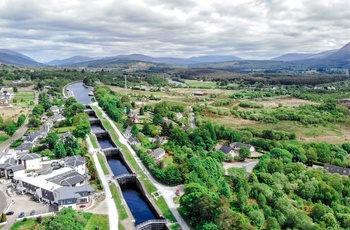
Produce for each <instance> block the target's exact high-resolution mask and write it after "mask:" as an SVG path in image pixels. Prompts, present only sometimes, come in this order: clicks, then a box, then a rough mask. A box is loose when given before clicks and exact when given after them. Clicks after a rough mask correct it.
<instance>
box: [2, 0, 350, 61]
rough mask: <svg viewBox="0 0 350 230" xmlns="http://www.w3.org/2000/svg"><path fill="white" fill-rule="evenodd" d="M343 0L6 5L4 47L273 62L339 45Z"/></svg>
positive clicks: (35, 0) (46, 0) (36, 53)
mask: <svg viewBox="0 0 350 230" xmlns="http://www.w3.org/2000/svg"><path fill="white" fill-rule="evenodd" d="M349 6H350V2H349V3H348V2H346V1H342V0H333V1H328V0H319V1H306V0H284V1H280V0H251V1H249V2H248V1H245V0H235V1H224V0H176V1H173V0H103V1H102V0H91V1H79V0H60V1H54V0H2V1H0V44H1V45H2V48H8V49H13V50H15V51H19V52H23V53H25V54H27V55H29V56H31V57H33V58H34V59H37V60H39V61H49V60H51V59H56V58H66V57H70V56H74V55H77V54H79V55H88V56H94V57H102V56H109V55H118V54H130V53H142V54H147V55H153V56H177V57H190V56H198V55H204V54H218V55H229V54H231V55H236V56H241V57H243V58H250V59H262V58H271V57H274V56H278V55H281V54H284V53H287V52H320V51H324V50H328V49H334V48H339V47H341V46H342V45H344V44H346V43H347V42H348V34H350V28H349V27H348V25H349V23H350V13H349V12H348V11H346V10H344V9H348V8H349Z"/></svg>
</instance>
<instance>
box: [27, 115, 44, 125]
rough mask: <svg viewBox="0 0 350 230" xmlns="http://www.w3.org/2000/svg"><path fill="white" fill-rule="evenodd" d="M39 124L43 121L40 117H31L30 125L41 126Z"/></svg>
mask: <svg viewBox="0 0 350 230" xmlns="http://www.w3.org/2000/svg"><path fill="white" fill-rule="evenodd" d="M39 125H41V121H40V120H39V119H37V118H36V117H31V118H29V121H28V126H29V127H39Z"/></svg>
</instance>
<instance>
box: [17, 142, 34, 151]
mask: <svg viewBox="0 0 350 230" xmlns="http://www.w3.org/2000/svg"><path fill="white" fill-rule="evenodd" d="M33 146H34V144H33V143H22V144H21V145H20V146H18V147H17V148H15V150H16V151H23V150H29V149H31V148H33Z"/></svg>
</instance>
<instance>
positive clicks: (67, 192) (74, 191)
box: [55, 185, 95, 200]
mask: <svg viewBox="0 0 350 230" xmlns="http://www.w3.org/2000/svg"><path fill="white" fill-rule="evenodd" d="M93 191H95V190H94V188H93V187H91V185H82V186H75V187H62V188H58V189H56V190H55V192H58V193H59V195H58V197H59V199H58V200H66V199H72V198H79V197H81V195H80V194H79V193H82V192H93Z"/></svg>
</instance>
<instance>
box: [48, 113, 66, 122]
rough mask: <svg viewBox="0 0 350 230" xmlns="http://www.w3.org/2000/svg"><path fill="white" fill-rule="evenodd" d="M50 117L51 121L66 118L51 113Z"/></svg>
mask: <svg viewBox="0 0 350 230" xmlns="http://www.w3.org/2000/svg"><path fill="white" fill-rule="evenodd" d="M50 119H51V120H52V121H57V120H61V119H66V118H65V117H64V116H62V115H61V114H56V115H53V116H52V117H50Z"/></svg>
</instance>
